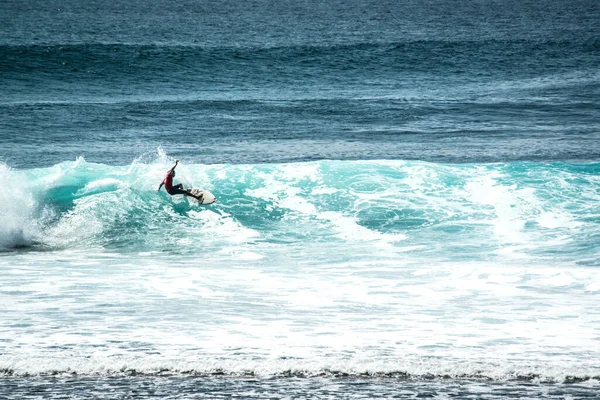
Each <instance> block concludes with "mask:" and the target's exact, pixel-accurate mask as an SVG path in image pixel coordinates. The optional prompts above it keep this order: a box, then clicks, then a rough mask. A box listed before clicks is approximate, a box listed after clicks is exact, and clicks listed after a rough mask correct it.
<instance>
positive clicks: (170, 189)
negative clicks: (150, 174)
mask: <svg viewBox="0 0 600 400" xmlns="http://www.w3.org/2000/svg"><path fill="white" fill-rule="evenodd" d="M177 164H179V160H176V161H175V165H173V168H171V169H170V170H169V171H167V176H165V179H163V181H162V182H161V183H160V185H159V186H158V190H160V188H161V187H163V185H165V190H166V191H167V193H169V194H170V195H171V196H173V195H176V194H183V195H186V196H190V197H193V198H195V199H196V200H198V201H199V202H200V203H202V197H200V198H198V197H197V196H194V195H193V194H192V193H191V189H184V188H183V184H181V183H178V184H177V185H175V186H173V178H174V177H175V168H176V167H177Z"/></svg>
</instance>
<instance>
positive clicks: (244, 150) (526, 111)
mask: <svg viewBox="0 0 600 400" xmlns="http://www.w3.org/2000/svg"><path fill="white" fill-rule="evenodd" d="M0 7H1V8H0V18H1V20H0V29H1V31H0V91H1V92H2V99H1V101H0V114H1V115H2V125H1V130H0V146H1V149H2V151H1V152H0V159H2V160H3V161H4V162H6V163H8V164H9V165H11V166H13V167H28V166H48V165H53V164H56V163H59V162H61V161H64V160H72V159H74V158H75V157H76V156H84V157H85V158H86V160H88V161H94V162H101V163H106V164H113V165H114V164H118V165H123V164H128V163H129V162H131V160H133V159H134V158H136V157H139V156H141V155H144V154H146V153H147V152H152V153H154V152H155V149H156V147H157V146H158V145H161V146H162V147H163V148H165V150H167V152H168V153H169V154H171V155H173V156H174V157H179V158H182V159H185V160H187V161H188V162H206V163H260V162H287V161H304V160H318V159H323V158H327V159H402V160H406V159H417V160H425V161H434V162H490V161H517V160H539V161H547V160H573V161H590V160H597V159H598V157H599V155H600V153H599V152H600V146H597V142H598V138H599V137H598V135H599V132H598V126H599V122H600V107H599V105H598V101H597V99H598V98H599V97H600V84H599V81H600V80H599V72H598V71H599V68H598V67H599V66H600V42H599V40H600V39H599V37H600V36H599V33H600V29H599V28H598V26H599V25H600V24H599V23H598V22H599V21H600V10H599V5H598V3H597V2H595V1H575V2H561V1H526V2H522V1H514V2H512V1H511V2H493V1H479V2H468V3H462V2H451V1H448V2H445V1H425V2H422V1H407V2H350V3H348V2H312V1H308V2H302V3H300V2H297V3H296V2H277V3H273V4H271V3H267V2H261V1H255V2H243V3H239V2H220V3H219V4H216V3H211V2H201V1H198V2H177V3H174V4H171V3H164V2H161V1H150V2H146V1H144V2H141V1H140V2H136V1H127V2H103V1H97V2H86V3H85V4H81V3H80V2H75V1H73V2H69V1H65V2H63V1H50V2H47V1H43V2H42V1H40V2H35V1H31V2H26V3H22V2H19V1H15V2H11V1H9V2H3V3H2V5H0Z"/></svg>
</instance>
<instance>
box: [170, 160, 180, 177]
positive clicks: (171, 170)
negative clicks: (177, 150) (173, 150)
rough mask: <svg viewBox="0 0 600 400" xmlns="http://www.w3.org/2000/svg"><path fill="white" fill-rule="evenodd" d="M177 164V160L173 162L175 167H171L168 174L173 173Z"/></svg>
mask: <svg viewBox="0 0 600 400" xmlns="http://www.w3.org/2000/svg"><path fill="white" fill-rule="evenodd" d="M177 164H179V160H175V165H173V168H171V169H170V170H169V174H170V173H172V172H173V171H175V168H176V167H177Z"/></svg>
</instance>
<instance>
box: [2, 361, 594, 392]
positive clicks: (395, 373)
mask: <svg viewBox="0 0 600 400" xmlns="http://www.w3.org/2000/svg"><path fill="white" fill-rule="evenodd" d="M48 375H53V376H54V375H80V376H123V375H126V376H127V375H148V376H158V375H160V376H164V375H180V376H231V377H261V378H272V377H286V378H287V377H295V378H311V377H332V378H361V379H368V378H376V379H380V378H395V379H428V380H429V379H468V380H493V381H528V382H557V383H573V382H588V383H589V384H590V385H594V386H600V382H599V381H600V370H598V369H590V368H570V369H569V368H564V367H563V366H560V365H544V366H542V365H537V366H527V365H517V364H512V363H507V364H492V363H487V364H486V363H483V362H477V361H474V362H470V361H464V362H449V361H443V360H436V359H408V360H404V361H396V362H389V361H373V360H372V359H356V360H354V359H350V360H348V359H344V360H341V359H337V360H336V359H331V360H327V359H325V360H301V359H295V358H275V359H256V358H252V359H219V358H207V359H195V360H194V361H190V360H174V359H167V358H165V357H161V356H149V357H124V356H114V357H104V358H98V357H93V358H89V357H72V358H67V357H62V358H61V357H34V358H26V359H19V358H16V357H14V358H9V357H6V356H4V357H0V376H48Z"/></svg>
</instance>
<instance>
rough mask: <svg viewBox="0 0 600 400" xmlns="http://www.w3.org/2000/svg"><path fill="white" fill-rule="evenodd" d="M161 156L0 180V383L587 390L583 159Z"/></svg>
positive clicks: (590, 191)
mask: <svg viewBox="0 0 600 400" xmlns="http://www.w3.org/2000/svg"><path fill="white" fill-rule="evenodd" d="M169 161H170V160H168V159H167V158H166V156H164V154H163V155H162V156H161V158H159V159H158V160H155V161H153V162H150V163H148V162H142V161H141V160H140V161H136V162H133V163H132V164H131V165H127V166H108V165H103V164H94V163H88V162H86V161H85V160H84V159H81V158H80V159H77V160H76V161H69V162H62V163H60V164H57V165H55V166H53V167H49V168H39V169H28V170H11V169H8V168H7V167H6V166H3V167H2V168H3V170H2V174H0V176H2V179H4V181H3V185H4V186H5V187H6V188H7V189H8V190H5V191H4V192H3V193H4V194H3V195H2V196H3V197H2V198H1V200H2V210H3V213H2V214H1V218H2V219H1V220H0V226H1V228H0V229H1V230H0V240H1V242H0V246H1V247H2V248H3V249H4V253H2V254H0V266H1V270H2V276H3V286H2V289H1V290H2V294H3V296H4V298H5V299H8V301H9V303H10V304H9V307H7V310H6V312H5V313H4V316H3V318H4V319H5V321H15V322H14V323H10V324H4V325H3V327H2V337H4V338H5V339H4V340H3V341H2V342H0V353H1V354H0V370H2V371H4V373H5V374H9V375H12V376H15V375H16V376H20V375H31V374H42V375H44V374H56V373H59V374H61V373H75V374H81V375H98V374H100V375H105V374H108V375H113V374H117V375H120V374H130V375H131V374H134V375H138V374H142V375H143V374H159V373H168V374H184V375H185V374H191V375H193V376H197V375H201V376H213V375H214V376H220V375H223V374H225V375H234V376H240V377H250V376H279V377H282V376H293V377H301V376H312V377H318V376H332V377H343V376H353V377H356V378H360V379H362V378H365V377H369V376H372V377H396V378H398V377H405V378H408V377H428V376H430V377H431V376H433V377H455V378H457V379H458V378H461V379H463V378H464V379H484V378H485V379H500V380H502V379H513V378H518V379H531V380H550V381H556V382H565V381H570V382H573V381H578V380H589V379H595V377H598V376H600V370H598V368H597V364H596V363H595V360H597V355H598V354H597V346H596V344H595V343H596V335H595V333H594V328H593V327H594V326H595V324H597V323H598V321H597V314H596V313H595V311H594V310H595V309H596V302H595V301H594V299H595V297H596V294H597V293H598V291H600V275H599V274H598V267H599V261H598V260H600V257H599V256H600V253H599V249H598V246H597V241H598V236H599V234H600V229H599V224H598V222H599V216H600V209H599V208H598V204H600V203H599V202H598V200H599V198H598V197H599V194H598V191H597V187H598V183H599V181H600V165H599V164H569V163H532V162H524V163H520V162H519V163H497V164H434V163H426V162H417V161H389V160H388V161H384V160H380V161H318V162H305V163H284V164H247V165H201V164H195V165H189V164H184V165H180V166H179V167H178V171H177V172H178V174H177V177H176V180H179V181H181V182H183V183H184V184H186V186H193V187H200V188H205V189H209V190H210V191H212V192H213V193H214V194H215V195H216V196H217V197H218V202H217V203H216V204H215V205H211V206H208V207H202V206H198V205H196V204H193V203H190V202H188V201H187V200H185V199H184V198H182V197H181V196H174V197H171V196H168V195H167V194H166V193H164V191H162V192H157V190H156V189H157V187H158V183H159V182H160V181H161V179H162V177H163V174H164V172H165V170H166V169H168V168H169V167H170V166H171V163H170V162H169ZM43 299H45V300H44V301H42V300H43ZM17 321H19V322H17ZM15 348H19V349H20V350H19V352H17V353H15V352H13V351H12V350H11V349H15ZM483 348H485V352H483V353H482V349H483ZM581 354H587V355H588V356H587V357H585V358H582V357H581ZM161 371H162V372H161ZM361 377H362V378H361Z"/></svg>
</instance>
